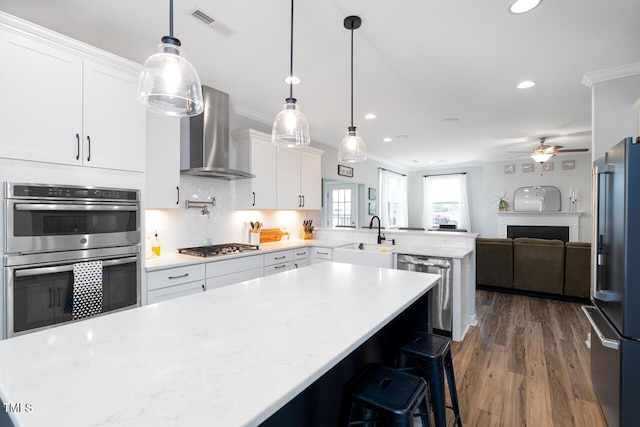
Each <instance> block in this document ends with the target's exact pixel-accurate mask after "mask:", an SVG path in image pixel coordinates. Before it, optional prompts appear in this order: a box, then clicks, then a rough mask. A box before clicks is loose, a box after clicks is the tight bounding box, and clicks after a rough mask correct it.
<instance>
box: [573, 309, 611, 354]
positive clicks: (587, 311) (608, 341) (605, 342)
mask: <svg viewBox="0 0 640 427" xmlns="http://www.w3.org/2000/svg"><path fill="white" fill-rule="evenodd" d="M581 308H582V311H583V312H584V315H585V316H587V320H588V321H589V323H591V327H592V328H593V330H594V332H595V333H596V335H598V338H600V342H601V343H602V345H603V346H604V347H607V348H611V349H613V350H619V349H620V342H619V341H617V340H612V339H611V338H607V337H605V336H604V334H603V333H602V331H600V328H598V325H596V322H595V321H594V320H593V317H591V313H590V312H591V311H592V310H594V308H593V307H590V306H588V305H583V306H582V307H581Z"/></svg>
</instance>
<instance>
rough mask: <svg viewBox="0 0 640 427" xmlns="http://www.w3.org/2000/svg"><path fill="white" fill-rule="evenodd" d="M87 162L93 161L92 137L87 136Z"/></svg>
mask: <svg viewBox="0 0 640 427" xmlns="http://www.w3.org/2000/svg"><path fill="white" fill-rule="evenodd" d="M87 148H88V150H87V162H90V161H91V137H90V136H89V135H87Z"/></svg>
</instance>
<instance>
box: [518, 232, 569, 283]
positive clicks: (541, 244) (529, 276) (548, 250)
mask: <svg viewBox="0 0 640 427" xmlns="http://www.w3.org/2000/svg"><path fill="white" fill-rule="evenodd" d="M513 281H514V288H516V289H522V290H527V291H535V292H547V293H552V294H559V295H561V294H562V293H563V291H564V242H562V241H561V240H547V239H533V238H526V237H522V238H517V239H515V240H514V241H513Z"/></svg>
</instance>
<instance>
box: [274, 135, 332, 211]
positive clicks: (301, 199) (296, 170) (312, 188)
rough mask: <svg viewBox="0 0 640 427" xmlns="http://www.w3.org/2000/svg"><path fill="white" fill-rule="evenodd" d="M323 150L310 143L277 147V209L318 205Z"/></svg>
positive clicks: (304, 207) (320, 196) (320, 201)
mask: <svg viewBox="0 0 640 427" xmlns="http://www.w3.org/2000/svg"><path fill="white" fill-rule="evenodd" d="M321 157H322V151H321V150H317V149H315V148H311V147H301V148H284V147H278V149H277V161H276V164H277V173H276V188H277V193H276V196H277V197H276V205H277V207H278V209H320V207H321V203H322V200H321V198H322V189H321V187H322V184H321V182H322V176H321Z"/></svg>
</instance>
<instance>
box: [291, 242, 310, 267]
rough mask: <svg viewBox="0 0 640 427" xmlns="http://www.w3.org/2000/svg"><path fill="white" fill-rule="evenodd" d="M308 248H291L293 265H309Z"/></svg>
mask: <svg viewBox="0 0 640 427" xmlns="http://www.w3.org/2000/svg"><path fill="white" fill-rule="evenodd" d="M309 252H310V250H309V248H308V247H304V248H297V249H294V250H293V267H294V268H300V267H304V266H305V265H309V263H310V262H309Z"/></svg>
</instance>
